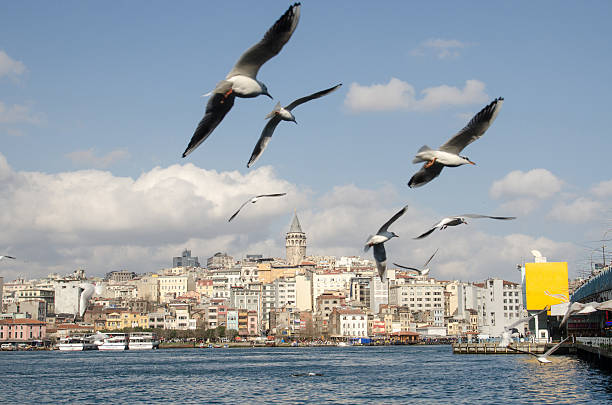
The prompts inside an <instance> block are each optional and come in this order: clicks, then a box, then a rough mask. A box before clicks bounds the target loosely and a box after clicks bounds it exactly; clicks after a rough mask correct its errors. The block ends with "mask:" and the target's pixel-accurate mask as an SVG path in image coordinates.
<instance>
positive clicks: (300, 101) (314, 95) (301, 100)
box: [285, 83, 342, 111]
mask: <svg viewBox="0 0 612 405" xmlns="http://www.w3.org/2000/svg"><path fill="white" fill-rule="evenodd" d="M340 86H342V83H340V84H337V85H335V86H334V87H330V88H329V89H325V90H321V91H317V92H316V93H312V94H311V95H309V96H306V97H302V98H298V99H297V100H295V101H294V102H292V103H291V104H289V105H288V106H287V107H285V110H287V111H291V110H293V109H294V108H295V107H297V106H298V105H300V104H304V103H305V102H307V101H310V100H314V99H317V98H319V97H323V96H326V95H328V94H329V93H331V92H333V91H334V90H336V89H337V88H338V87H340Z"/></svg>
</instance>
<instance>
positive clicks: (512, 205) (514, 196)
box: [489, 169, 563, 215]
mask: <svg viewBox="0 0 612 405" xmlns="http://www.w3.org/2000/svg"><path fill="white" fill-rule="evenodd" d="M562 187H563V181H562V180H560V179H559V178H558V177H556V176H555V175H554V174H552V173H551V172H549V171H548V170H546V169H533V170H529V171H528V172H523V171H521V170H515V171H512V172H510V173H508V174H507V175H506V176H505V177H504V178H503V179H501V180H497V181H495V182H493V185H492V186H491V188H490V189H489V195H490V196H491V197H492V198H495V199H502V200H505V202H504V203H503V204H502V208H503V209H504V210H510V211H512V212H513V213H515V214H520V215H526V214H529V213H530V212H532V211H534V210H535V209H536V208H538V207H539V205H540V204H541V202H542V201H543V200H546V199H548V198H550V197H552V196H553V195H555V194H557V193H559V192H560V191H561V188H562Z"/></svg>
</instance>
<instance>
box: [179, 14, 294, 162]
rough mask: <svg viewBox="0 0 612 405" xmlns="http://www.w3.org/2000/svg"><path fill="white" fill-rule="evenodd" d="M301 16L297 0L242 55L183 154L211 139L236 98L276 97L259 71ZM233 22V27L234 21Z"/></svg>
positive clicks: (212, 101)
mask: <svg viewBox="0 0 612 405" xmlns="http://www.w3.org/2000/svg"><path fill="white" fill-rule="evenodd" d="M299 19H300V3H295V4H293V5H292V6H290V7H289V9H288V10H287V11H286V12H285V14H283V15H282V16H281V17H280V18H279V19H278V20H277V21H276V22H275V23H274V25H273V26H272V27H271V28H270V29H269V30H268V31H267V32H266V34H265V35H264V37H263V39H262V40H261V41H259V42H258V43H256V44H255V45H253V46H252V47H250V48H249V49H248V50H247V51H246V52H245V53H243V54H242V55H241V56H240V58H239V59H238V62H236V64H235V65H234V67H233V68H232V70H231V71H230V72H229V73H228V74H227V76H226V77H225V80H222V81H220V82H219V83H218V84H217V86H216V87H215V89H214V90H213V91H212V92H211V97H210V100H208V103H207V104H206V112H205V113H204V117H203V118H202V120H200V123H199V124H198V126H197V128H196V130H195V132H194V134H193V136H192V137H191V140H190V141H189V145H188V146H187V149H185V152H183V157H185V156H187V155H189V154H190V153H191V152H193V150H194V149H195V148H197V147H198V146H199V145H200V144H201V143H202V142H204V141H205V140H206V138H208V136H209V135H210V134H211V133H212V131H213V130H214V129H215V128H216V127H217V125H219V123H220V122H221V121H222V120H223V118H224V117H225V115H226V114H227V113H228V112H229V110H230V109H231V108H232V106H233V105H234V99H235V98H236V97H242V98H252V97H257V96H259V95H261V94H263V95H266V96H268V97H270V98H272V96H271V95H270V94H269V93H268V88H267V87H266V85H265V84H263V83H262V82H260V81H259V80H257V72H258V71H259V68H261V66H262V65H263V64H264V63H266V62H267V61H268V60H270V59H271V58H272V57H274V56H276V55H277V54H278V53H279V52H280V50H281V49H282V48H283V46H284V45H285V44H286V43H287V41H289V38H291V34H293V31H295V28H296V27H297V24H298V21H299ZM229 23H230V25H229V26H230V27H231V21H229Z"/></svg>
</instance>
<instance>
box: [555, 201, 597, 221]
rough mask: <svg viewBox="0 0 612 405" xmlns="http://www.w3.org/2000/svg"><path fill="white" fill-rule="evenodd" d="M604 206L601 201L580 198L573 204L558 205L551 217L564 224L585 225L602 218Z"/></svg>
mask: <svg viewBox="0 0 612 405" xmlns="http://www.w3.org/2000/svg"><path fill="white" fill-rule="evenodd" d="M603 210H604V205H603V204H602V203H601V202H599V201H594V200H591V199H589V198H585V197H580V198H577V199H576V200H574V201H573V202H571V203H569V204H568V203H563V202H562V203H558V204H557V205H555V206H554V207H553V209H552V210H551V211H550V213H549V215H548V216H549V217H550V218H553V219H556V220H558V221H562V222H570V223H585V222H589V221H593V220H597V219H601V218H602V214H603Z"/></svg>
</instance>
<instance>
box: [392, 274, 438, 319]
mask: <svg viewBox="0 0 612 405" xmlns="http://www.w3.org/2000/svg"><path fill="white" fill-rule="evenodd" d="M389 304H390V305H397V306H407V307H409V308H410V310H412V311H428V310H433V309H437V310H440V311H441V313H442V317H443V316H444V286H443V285H442V284H441V283H439V282H437V281H436V280H433V279H426V278H421V279H418V278H414V279H406V280H405V281H404V284H395V285H391V286H390V287H389Z"/></svg>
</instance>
